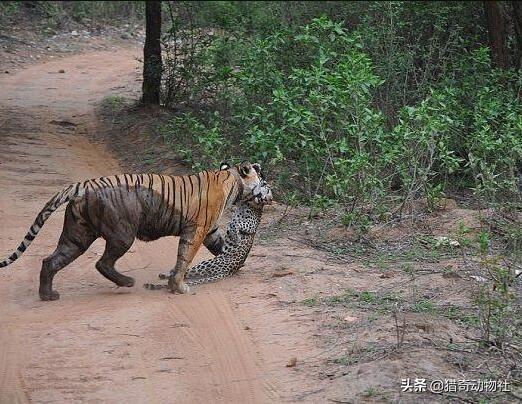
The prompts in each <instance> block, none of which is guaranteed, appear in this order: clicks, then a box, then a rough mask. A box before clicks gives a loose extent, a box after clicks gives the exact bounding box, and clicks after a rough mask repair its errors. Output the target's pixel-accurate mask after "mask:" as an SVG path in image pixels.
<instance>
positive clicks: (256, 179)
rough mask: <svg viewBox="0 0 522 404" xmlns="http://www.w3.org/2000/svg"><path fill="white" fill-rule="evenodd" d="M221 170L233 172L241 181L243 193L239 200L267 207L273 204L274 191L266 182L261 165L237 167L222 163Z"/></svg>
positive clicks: (240, 165) (244, 164)
mask: <svg viewBox="0 0 522 404" xmlns="http://www.w3.org/2000/svg"><path fill="white" fill-rule="evenodd" d="M220 169H221V170H231V171H233V172H234V173H235V174H236V176H237V177H239V179H240V180H241V184H242V193H241V196H240V197H239V198H238V199H239V200H240V201H242V202H247V203H255V204H258V205H267V204H270V203H272V189H271V188H270V186H269V185H268V183H267V182H266V180H265V177H264V175H263V173H262V171H261V165H260V164H259V163H253V164H251V163H249V162H243V163H241V164H237V165H235V166H230V165H229V164H228V163H222V164H221V167H220Z"/></svg>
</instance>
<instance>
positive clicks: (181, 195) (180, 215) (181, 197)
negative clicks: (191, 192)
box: [178, 177, 185, 232]
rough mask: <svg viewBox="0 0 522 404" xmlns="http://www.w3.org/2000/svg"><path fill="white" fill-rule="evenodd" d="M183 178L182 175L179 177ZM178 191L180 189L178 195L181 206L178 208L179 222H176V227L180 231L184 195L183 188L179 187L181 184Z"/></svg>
mask: <svg viewBox="0 0 522 404" xmlns="http://www.w3.org/2000/svg"><path fill="white" fill-rule="evenodd" d="M181 178H183V177H181ZM179 191H180V193H181V194H180V196H179V202H180V203H181V206H180V208H179V223H178V229H179V231H180V232H181V219H182V218H183V197H184V196H185V195H184V193H183V190H182V189H181V184H180V185H179Z"/></svg>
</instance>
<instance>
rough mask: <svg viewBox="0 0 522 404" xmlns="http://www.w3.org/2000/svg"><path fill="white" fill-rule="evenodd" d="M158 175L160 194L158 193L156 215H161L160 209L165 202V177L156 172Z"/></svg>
mask: <svg viewBox="0 0 522 404" xmlns="http://www.w3.org/2000/svg"><path fill="white" fill-rule="evenodd" d="M158 175H159V179H160V182H161V194H160V204H159V207H158V215H161V213H162V210H163V204H164V203H165V200H164V198H165V178H163V175H161V174H158Z"/></svg>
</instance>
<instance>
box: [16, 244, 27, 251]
mask: <svg viewBox="0 0 522 404" xmlns="http://www.w3.org/2000/svg"><path fill="white" fill-rule="evenodd" d="M26 248H27V247H26V246H25V244H24V243H22V244H20V245H19V246H18V248H17V250H18V251H19V252H20V253H23V252H24V251H25V249H26Z"/></svg>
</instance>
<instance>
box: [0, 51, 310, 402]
mask: <svg viewBox="0 0 522 404" xmlns="http://www.w3.org/2000/svg"><path fill="white" fill-rule="evenodd" d="M136 55H137V51H136V50H133V49H128V50H115V51H113V52H97V53H88V54H83V55H77V56H72V57H68V58H64V59H61V60H54V61H52V62H49V63H44V64H39V65H33V66H31V67H29V68H27V69H25V70H23V71H21V72H19V73H17V74H14V75H13V74H11V75H4V76H2V77H1V78H0V88H1V91H0V136H1V147H0V190H1V192H0V229H1V230H0V255H2V256H4V255H7V254H9V253H10V252H11V251H12V249H13V248H15V247H16V246H17V245H18V242H19V241H20V240H21V239H22V238H23V236H24V235H25V232H26V231H27V229H28V227H29V226H30V224H31V223H32V221H33V220H34V217H35V216H36V214H37V213H38V211H39V210H40V209H41V207H42V206H43V205H44V203H45V202H46V201H47V200H48V198H50V197H51V196H52V195H53V194H54V193H55V192H56V191H57V190H59V189H60V188H61V187H62V186H63V185H66V184H68V183H70V182H72V181H77V180H80V179H82V178H92V177H98V176H102V175H109V174H113V173H118V172H122V169H121V168H120V167H119V165H118V162H117V161H116V160H115V158H114V157H113V156H111V155H110V154H109V153H108V152H107V151H106V150H105V149H104V148H103V147H102V146H101V145H98V144H94V143H91V142H90V141H88V140H87V137H85V136H84V135H85V134H86V133H87V132H89V131H93V130H96V120H95V119H94V115H93V107H94V104H95V103H96V102H99V101H100V100H101V98H102V97H103V96H105V95H107V94H110V93H111V92H114V91H115V90H116V89H120V91H121V89H122V88H133V87H134V88H135V87H136V83H137V81H136V80H137V70H136V69H137V68H138V62H137V61H136V60H135V58H134V56H136ZM60 71H64V72H60ZM63 210H64V209H63V208H61V209H60V210H59V211H58V212H57V213H55V214H54V215H53V216H52V217H51V218H50V219H49V221H48V222H47V223H46V225H45V226H44V228H43V230H42V231H41V232H40V234H39V236H38V237H37V238H36V240H35V241H34V243H33V244H32V245H31V247H30V248H29V249H28V250H27V252H26V253H25V254H24V255H23V257H22V258H20V259H19V260H18V261H17V262H15V263H14V264H12V265H11V266H9V267H7V268H4V269H2V270H1V273H0V322H1V325H0V402H2V403H18V402H73V401H76V402H77V401H82V402H83V401H88V402H99V401H102V402H132V403H134V402H147V403H151V402H176V403H184V402H242V403H245V402H269V401H276V402H277V401H281V400H287V399H288V397H286V399H285V398H284V397H283V396H282V394H283V393H282V391H283V390H281V385H282V384H285V380H284V378H282V377H281V375H282V374H283V372H289V370H288V369H285V367H284V363H285V362H286V361H287V360H288V355H290V354H291V352H287V351H288V349H287V347H288V346H289V345H293V342H292V341H289V340H288V339H287V341H286V342H287V343H286V344H285V343H279V344H276V346H274V347H273V348H270V344H271V343H272V342H273V341H270V340H268V341H266V343H265V344H264V345H262V346H260V345H256V344H257V343H256V341H255V339H254V338H252V336H251V334H249V331H248V327H245V325H244V323H245V321H246V319H247V318H248V316H250V315H252V312H251V311H249V309H248V305H246V306H244V307H242V308H241V309H238V306H239V303H237V302H235V303H233V302H232V301H231V298H230V293H229V292H230V290H229V289H230V285H231V282H233V281H232V280H228V281H225V282H222V283H220V284H213V285H204V286H202V287H200V288H198V291H197V294H195V295H183V296H182V295H172V294H168V293H166V292H163V291H155V292H151V291H147V290H144V289H143V288H142V287H141V285H142V284H143V282H146V281H151V280H154V279H155V276H156V274H157V273H158V272H160V271H166V270H168V269H170V268H171V267H172V266H173V264H174V260H175V256H176V248H177V246H176V244H177V239H175V238H165V239H162V240H159V241H156V242H154V243H149V244H145V243H140V242H136V243H135V245H134V246H133V248H132V249H131V250H130V251H129V253H127V254H126V255H125V256H124V257H123V258H122V259H121V260H120V261H119V263H118V266H119V269H120V270H121V271H122V272H124V273H130V274H131V275H132V276H133V277H134V278H135V279H136V286H135V287H134V288H131V289H127V288H121V289H118V288H116V287H115V286H114V285H113V284H112V283H110V282H109V281H107V280H105V279H104V278H103V277H101V275H99V274H98V273H97V271H96V270H95V269H94V263H95V262H96V260H97V257H99V255H100V253H101V252H102V250H103V241H102V240H98V241H97V242H96V243H95V244H94V245H93V246H92V247H91V248H90V249H89V250H88V252H87V253H86V254H84V255H83V256H82V257H80V258H79V259H78V260H76V261H75V262H74V263H73V264H71V265H70V266H69V267H67V268H66V269H64V270H63V271H61V272H60V273H59V274H58V275H57V277H56V278H55V288H56V289H57V290H58V291H59V292H60V294H61V299H60V300H59V301H56V302H41V301H40V300H39V299H38V293H37V290H38V275H39V271H40V266H41V260H42V259H43V258H44V257H46V256H47V255H49V254H50V253H51V252H52V251H53V249H54V247H55V245H56V241H57V239H58V236H59V234H60V230H61V225H62V220H63ZM208 256H209V255H208V252H206V250H205V251H200V254H199V257H198V259H202V258H206V257H208ZM244 293H248V291H244ZM263 307H264V306H262V305H261V306H259V307H258V309H259V310H263ZM279 317H281V315H279ZM283 320H284V319H283ZM252 321H253V322H256V321H257V322H258V323H259V324H260V327H261V326H262V327H264V329H265V330H266V333H267V334H269V333H270V328H271V325H270V324H266V319H265V318H263V317H262V316H261V317H260V318H259V319H257V320H256V319H253V320H252ZM274 327H276V328H277V327H278V325H277V324H275V325H274ZM297 331H298V330H297ZM275 368H277V369H279V370H274V369H275ZM276 380H278V381H276ZM293 383H294V384H293V385H294V386H297V385H298V384H299V383H300V382H299V381H298V380H297V379H296V380H295V381H294V382H293ZM290 385H292V383H290Z"/></svg>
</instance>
